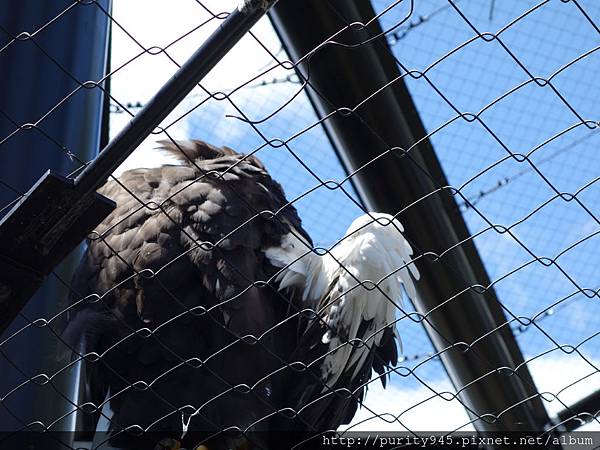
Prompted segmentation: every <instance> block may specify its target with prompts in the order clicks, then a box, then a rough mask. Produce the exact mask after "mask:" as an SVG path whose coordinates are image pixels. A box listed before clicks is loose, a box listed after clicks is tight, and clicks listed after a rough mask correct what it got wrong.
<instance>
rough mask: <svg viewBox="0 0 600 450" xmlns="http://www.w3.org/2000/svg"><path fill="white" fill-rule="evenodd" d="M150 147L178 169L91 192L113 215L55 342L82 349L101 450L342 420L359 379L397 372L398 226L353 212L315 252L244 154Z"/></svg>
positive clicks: (268, 440)
mask: <svg viewBox="0 0 600 450" xmlns="http://www.w3.org/2000/svg"><path fill="white" fill-rule="evenodd" d="M161 144H162V145H163V148H164V150H165V151H167V152H169V153H170V154H172V155H173V156H175V157H177V158H178V159H179V160H180V162H181V164H180V165H166V166H162V167H158V168H150V169H135V170H130V171H127V172H124V173H123V174H122V175H121V177H120V178H119V180H118V181H110V182H108V183H107V184H105V185H104V186H103V187H102V188H101V189H100V191H99V192H100V193H102V194H103V195H105V196H107V197H109V198H112V199H113V200H115V201H116V203H117V205H118V206H117V208H116V209H115V211H113V213H112V214H111V215H110V216H109V217H108V218H107V219H106V220H105V221H104V222H103V223H102V224H101V225H100V226H98V228H97V229H96V231H95V233H93V235H92V236H91V239H90V240H89V242H88V249H87V251H86V253H85V255H84V257H83V259H82V261H81V263H80V265H79V267H78V269H77V271H76V273H75V275H74V278H73V283H72V294H71V298H70V300H71V303H72V307H71V310H70V312H69V314H70V317H69V323H68V326H67V328H66V330H65V332H64V333H63V335H64V337H65V340H66V341H67V342H68V343H69V344H70V345H71V346H72V347H73V348H74V349H75V350H76V354H81V355H86V358H85V360H84V363H83V367H82V371H83V373H82V379H83V383H82V387H83V390H82V393H81V395H80V402H81V403H88V405H86V408H83V409H84V410H85V411H87V412H88V413H89V414H91V415H92V417H93V418H94V421H93V423H92V426H95V421H96V420H97V419H98V417H99V415H100V411H101V408H102V405H104V403H106V402H108V404H109V405H110V410H111V411H112V416H111V417H110V418H109V419H110V429H109V435H110V441H111V444H112V445H113V446H116V447H121V448H144V449H151V448H154V446H156V445H158V446H157V447H156V448H160V446H161V445H163V444H165V443H167V444H168V443H169V442H170V443H171V448H178V446H179V445H183V446H188V447H186V448H193V446H194V445H198V444H200V443H201V444H202V446H206V447H208V448H209V449H210V450H213V449H220V448H235V447H237V448H260V447H265V448H282V447H279V446H277V444H274V443H273V441H272V435H273V434H272V433H265V432H270V431H274V430H278V431H290V430H293V431H300V432H308V433H314V432H318V431H323V430H330V429H336V428H337V427H338V426H339V425H341V424H343V423H347V422H349V421H350V420H351V419H352V417H353V415H354V413H355V411H356V408H357V405H358V403H359V402H361V401H362V398H363V394H364V390H365V389H364V387H363V385H364V384H365V383H367V382H368V380H369V379H370V378H371V372H372V369H374V370H375V371H377V372H378V373H379V374H382V373H384V371H385V370H386V369H387V368H389V367H390V366H392V365H394V364H396V361H397V348H396V340H397V339H398V336H397V331H396V328H395V326H394V325H393V324H394V323H395V311H396V305H397V303H396V302H398V301H399V300H400V299H401V288H400V286H401V284H404V286H405V288H406V291H407V293H408V294H409V296H414V295H415V294H414V285H413V281H412V280H413V278H418V273H417V272H416V269H415V267H414V264H410V262H411V255H412V250H411V248H410V246H409V245H408V243H407V242H406V241H405V240H404V238H403V237H402V235H401V234H400V232H401V231H402V227H401V225H400V223H399V222H398V221H397V220H394V219H393V217H391V216H388V215H384V214H370V215H365V216H362V217H360V218H359V219H357V220H356V221H355V222H354V223H353V224H352V226H351V227H350V229H349V230H348V232H347V234H346V237H345V238H344V239H342V240H341V241H340V242H339V243H338V244H337V245H336V246H334V247H333V248H332V249H331V252H330V253H328V254H326V255H324V256H319V255H318V254H317V253H315V252H311V248H312V242H311V239H310V237H309V236H308V234H307V233H306V232H305V231H304V229H303V228H302V225H301V221H300V218H299V217H298V214H297V212H296V210H295V208H294V207H293V206H292V205H291V204H289V203H288V201H287V200H286V198H285V196H284V193H283V190H282V188H281V186H280V185H279V184H278V183H277V182H275V181H274V180H273V179H272V178H271V177H270V176H269V174H268V173H267V171H266V170H265V168H264V166H263V165H262V164H261V163H260V161H258V159H256V158H255V157H253V156H243V155H240V154H238V153H236V152H234V151H233V150H231V149H229V148H227V147H224V148H216V147H213V146H211V145H209V144H206V143H203V142H200V141H177V142H173V143H170V142H162V143H161ZM411 272H412V274H411ZM411 277H412V278H411ZM365 280H370V281H369V282H368V283H364V284H362V283H363V282H364V281H365ZM369 283H370V284H369ZM311 312H312V313H311ZM357 344H358V345H357ZM382 381H384V382H385V377H382ZM349 393H351V395H348V394H349ZM223 430H226V431H227V430H228V431H236V430H241V431H242V432H246V431H249V432H250V433H248V434H244V435H243V436H241V437H235V436H233V435H231V434H229V433H228V434H227V436H224V435H223V434H221V433H220V432H221V431H223ZM157 443H158V444H157ZM167 444H165V445H167ZM202 446H200V447H198V448H202Z"/></svg>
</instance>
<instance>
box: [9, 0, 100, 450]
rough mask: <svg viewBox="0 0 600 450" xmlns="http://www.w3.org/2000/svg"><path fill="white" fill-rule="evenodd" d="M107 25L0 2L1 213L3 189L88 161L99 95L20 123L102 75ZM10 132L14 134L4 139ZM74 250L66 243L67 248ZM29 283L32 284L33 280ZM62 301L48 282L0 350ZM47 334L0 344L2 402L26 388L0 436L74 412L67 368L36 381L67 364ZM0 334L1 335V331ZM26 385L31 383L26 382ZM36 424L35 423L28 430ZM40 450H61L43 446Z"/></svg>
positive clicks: (33, 3)
mask: <svg viewBox="0 0 600 450" xmlns="http://www.w3.org/2000/svg"><path fill="white" fill-rule="evenodd" d="M97 3H99V4H100V5H102V7H103V8H105V9H107V10H108V9H109V8H110V0H97ZM70 6H71V8H70V9H69V7H70ZM64 10H66V12H64V14H63V15H62V16H61V17H60V18H59V19H57V20H56V22H54V23H52V24H50V25H48V27H47V28H45V29H43V30H42V31H40V32H39V33H37V32H36V31H37V30H39V29H40V28H41V27H43V26H44V25H45V24H47V23H49V22H50V21H51V20H52V19H54V18H55V17H56V16H57V15H59V14H60V12H61V11H64ZM108 25H109V20H108V17H107V16H106V15H105V14H104V13H103V12H102V11H101V10H100V9H99V8H98V7H97V5H96V4H95V3H89V4H86V3H85V2H82V3H80V4H77V5H73V2H72V1H67V0H60V1H52V2H40V1H38V0H21V1H18V2H0V38H1V39H2V44H0V46H1V47H4V49H3V50H2V51H1V52H0V140H3V141H4V142H3V143H2V144H1V145H0V181H2V182H3V183H6V184H3V185H2V186H3V187H4V189H0V207H3V206H4V205H6V204H7V203H8V202H10V201H11V200H13V199H14V197H15V196H16V195H17V193H16V192H15V191H12V190H10V189H8V188H7V187H6V186H7V185H9V186H10V187H11V188H13V189H14V190H16V191H18V192H19V193H24V192H27V191H28V189H29V188H30V186H31V185H32V184H34V183H35V181H36V180H37V179H38V178H39V177H40V176H42V175H43V174H44V172H46V171H47V170H48V169H52V170H54V171H56V172H58V173H69V172H71V171H72V170H74V169H76V168H77V164H76V163H75V162H74V161H73V160H72V159H71V158H70V157H69V154H68V153H67V151H69V152H72V153H73V154H75V155H77V157H78V158H80V159H83V160H89V159H91V158H93V157H94V156H95V155H96V152H97V149H98V146H99V140H100V118H101V114H102V104H103V97H104V96H103V93H102V91H101V90H100V89H99V88H94V89H87V88H82V89H80V90H79V91H78V92H77V93H76V94H74V95H73V96H72V97H69V98H68V99H67V100H66V101H65V102H64V103H63V104H62V105H61V106H59V107H58V108H57V109H56V110H55V111H54V112H53V113H51V114H50V115H49V116H48V117H47V118H46V119H44V120H43V121H41V122H40V123H39V125H37V126H36V127H28V126H23V124H28V123H29V124H32V123H36V122H37V121H38V120H39V119H40V118H41V117H42V116H44V115H45V114H46V113H48V111H50V110H51V108H53V107H55V106H56V105H57V104H59V102H60V101H61V100H63V99H65V98H66V97H67V96H69V94H70V93H72V92H73V91H74V90H75V89H77V87H78V86H80V84H79V83H84V82H86V81H89V80H100V79H102V77H104V75H105V70H106V51H107V44H108V39H107V31H108ZM25 33H27V34H25ZM17 36H18V38H17V39H16V40H15V41H13V39H14V37H17ZM11 41H13V42H12V43H11ZM53 60H54V61H53ZM18 128H20V130H19V131H18V132H16V133H15V134H14V135H13V136H12V137H9V138H8V139H6V140H5V138H7V137H8V136H9V135H10V134H11V133H13V132H14V131H15V130H17V129H18ZM36 213H37V214H39V213H41V211H40V210H38V211H37V212H36V211H31V217H32V218H33V220H35V217H36ZM7 217H8V215H7ZM21 231H23V228H21ZM0 235H2V239H0V240H1V241H2V243H3V244H2V245H3V246H4V245H8V244H9V243H10V242H8V241H11V242H12V243H13V244H14V236H11V235H10V232H9V230H6V229H1V230H0ZM77 244H78V242H74V243H73V246H72V247H71V248H70V249H69V250H71V249H73V248H74V247H75V246H76V245H77ZM15 245H16V244H15ZM17 249H19V247H18V245H17ZM17 251H18V250H17ZM20 251H21V252H25V251H27V249H26V246H22V247H20ZM0 253H2V255H1V257H0V260H2V262H3V264H4V263H5V260H4V257H9V256H7V255H5V254H4V252H0ZM17 256H18V255H17ZM78 258H79V254H78V252H74V254H72V255H71V257H70V258H68V259H66V260H65V261H64V263H63V264H62V265H61V266H60V267H58V268H57V269H56V272H57V273H58V274H59V275H60V276H61V277H62V278H64V279H67V280H69V279H70V272H71V270H72V269H73V268H74V266H75V264H76V260H77V259H78ZM13 269H14V271H15V273H16V271H17V270H18V268H17V267H16V266H11V269H9V271H11V270H13ZM2 271H3V275H2V277H3V279H2V280H0V285H3V287H4V288H5V289H8V287H7V286H9V287H11V288H12V287H13V286H10V285H8V284H7V283H4V280H5V279H6V278H7V277H8V278H10V276H11V275H8V274H7V273H6V271H5V270H4V266H2ZM32 277H33V278H35V282H37V278H36V276H35V275H32ZM15 279H16V283H18V284H19V285H21V288H22V289H23V290H27V289H28V284H29V283H30V282H32V278H30V277H29V276H28V273H27V274H22V275H18V276H15ZM39 282H40V283H41V280H40V281H39ZM14 291H15V292H16V289H15V290H14ZM33 292H35V290H33ZM33 292H32V293H33ZM66 296H67V290H66V288H65V286H64V285H62V284H61V283H60V282H59V280H58V279H56V278H55V277H51V278H48V279H47V280H46V281H45V282H44V283H43V284H42V285H41V287H40V289H39V290H38V292H37V294H36V295H35V296H34V297H33V298H32V300H31V301H30V302H29V304H28V305H27V306H26V307H25V308H24V309H23V310H22V312H21V316H20V317H18V318H17V319H16V320H14V322H13V323H12V325H11V326H10V327H9V328H8V329H7V330H5V332H4V333H3V334H2V337H1V338H0V342H1V341H2V340H4V339H6V338H8V337H9V336H11V334H12V333H14V332H16V331H17V330H19V329H20V328H22V327H23V326H26V325H27V323H28V320H29V321H33V320H36V319H40V318H43V319H49V318H51V317H52V316H53V315H55V314H56V313H58V312H59V311H60V310H61V309H62V308H63V306H64V301H61V300H62V299H65V298H66ZM0 297H2V296H0ZM12 298H14V297H13V296H12V295H10V296H7V297H6V298H5V297H2V298H0V300H4V301H7V300H8V301H10V300H11V299H12ZM0 306H2V311H1V312H2V323H5V322H8V323H10V322H11V320H10V319H11V318H12V317H14V315H13V314H12V310H10V311H11V312H9V310H7V309H4V306H5V305H4V304H3V302H2V301H0ZM15 314H16V311H15ZM7 318H8V320H6V319H7ZM51 326H55V324H53V325H51ZM51 326H33V327H29V328H26V329H24V330H23V331H21V332H19V333H18V334H17V335H16V336H15V337H14V338H12V339H10V340H8V341H7V342H6V343H4V344H2V345H0V396H2V397H3V396H5V395H6V394H7V393H8V392H9V391H11V390H12V389H13V388H15V387H17V386H18V385H19V384H21V383H25V384H24V385H23V386H21V387H19V388H17V389H16V390H15V391H14V393H11V394H10V395H8V396H7V397H6V398H5V399H4V400H3V401H2V403H1V405H0V431H7V430H22V429H25V430H27V428H26V427H27V426H32V428H33V429H36V430H42V429H43V427H44V426H49V425H50V424H52V423H53V422H54V421H56V420H57V419H58V418H60V417H61V416H63V415H65V414H67V413H68V412H70V411H72V410H73V409H74V407H73V405H71V404H69V402H68V400H67V398H69V397H71V395H72V390H73V388H74V379H73V378H74V376H75V373H74V372H75V371H74V370H67V371H65V372H64V373H63V374H61V375H60V376H58V377H55V378H53V379H52V380H51V381H50V382H45V378H44V377H43V376H40V374H44V375H47V376H51V375H52V374H54V373H56V372H57V371H59V370H60V369H61V368H62V367H63V366H64V365H65V361H58V360H57V354H58V351H59V350H61V345H62V344H61V343H60V342H59V341H58V340H57V338H56V337H55V335H54V334H52V332H51V330H50V328H51ZM2 331H4V330H3V329H1V328H0V333H2ZM36 376H37V378H34V377H36ZM32 378H34V379H35V381H34V382H31V381H29V382H28V380H30V379H32ZM36 381H37V382H36ZM73 419H74V415H72V414H71V415H69V416H67V417H65V418H64V419H63V420H61V421H58V422H57V423H54V424H53V426H52V427H51V430H52V431H57V432H62V431H68V430H70V429H72V427H73ZM36 421H39V422H40V424H35V422H36ZM54 436H55V437H57V438H59V439H62V440H63V441H64V442H67V443H68V441H69V440H70V438H71V435H70V434H65V435H62V434H60V433H58V434H56V435H54ZM2 437H6V434H4V435H3V436H2ZM22 438H25V433H21V434H19V435H18V436H17V439H22ZM22 442H23V441H21V443H22ZM0 447H2V448H28V447H27V445H25V446H19V445H13V442H12V441H10V440H9V441H3V442H2V443H0ZM44 448H47V449H49V450H51V449H53V448H61V449H64V448H66V447H65V446H64V445H62V444H60V443H59V442H58V441H56V440H53V439H49V440H48V441H47V442H45V445H44Z"/></svg>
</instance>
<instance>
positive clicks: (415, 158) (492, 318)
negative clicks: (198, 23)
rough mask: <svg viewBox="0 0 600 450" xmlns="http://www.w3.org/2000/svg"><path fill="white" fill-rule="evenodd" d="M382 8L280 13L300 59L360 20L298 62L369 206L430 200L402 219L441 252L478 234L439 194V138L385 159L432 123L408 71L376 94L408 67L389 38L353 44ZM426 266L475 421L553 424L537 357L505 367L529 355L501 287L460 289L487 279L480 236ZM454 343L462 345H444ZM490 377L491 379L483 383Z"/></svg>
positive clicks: (529, 426)
mask: <svg viewBox="0 0 600 450" xmlns="http://www.w3.org/2000/svg"><path fill="white" fill-rule="evenodd" d="M373 17H374V11H373V9H372V6H371V3H370V2H369V1H366V0H357V1H353V2H323V1H321V0H307V1H303V2H297V1H293V0H282V1H281V2H279V4H278V5H276V6H275V7H274V8H273V9H272V10H271V12H270V18H271V20H272V22H273V24H274V26H275V28H276V30H277V32H278V33H279V36H280V38H281V40H282V42H283V44H284V47H285V48H286V50H287V51H288V54H289V55H290V57H291V58H292V61H299V60H300V59H301V58H303V57H304V56H305V55H307V54H308V53H310V52H312V51H313V50H314V49H315V48H317V47H318V46H319V45H321V44H323V43H324V42H326V41H327V40H328V39H331V37H332V36H333V35H334V34H335V33H337V32H338V31H340V30H341V29H343V28H345V27H346V26H347V25H348V24H350V23H354V25H352V26H351V27H348V29H347V30H346V31H344V32H343V33H341V34H337V35H335V37H334V38H333V39H332V40H333V41H335V42H337V44H328V45H325V46H323V47H322V48H320V49H319V50H318V51H316V52H314V53H313V54H311V55H310V56H309V57H307V58H305V59H303V60H302V62H301V63H300V64H299V65H298V66H297V71H298V72H299V75H300V77H301V78H302V79H308V80H309V86H308V87H307V89H306V92H307V94H308V96H309V98H310V99H311V101H312V103H313V105H314V106H315V108H316V111H317V114H318V115H319V117H321V118H322V117H325V116H327V115H328V114H329V113H331V112H332V111H336V110H337V111H338V112H337V113H336V114H334V115H333V116H331V117H330V118H328V119H327V120H325V121H324V126H325V128H326V130H327V131H328V133H329V135H330V136H331V137H332V139H333V141H334V144H335V145H336V146H337V147H338V151H340V152H341V153H342V160H343V163H344V164H345V166H346V169H347V170H348V171H349V172H352V171H354V170H356V169H358V168H361V167H362V169H361V170H360V171H358V172H357V174H356V175H355V178H356V181H357V183H356V184H357V185H358V187H359V194H360V195H361V197H362V198H363V200H364V201H365V203H366V204H367V206H368V207H369V208H370V209H371V210H376V211H384V212H388V213H396V212H398V211H401V210H403V209H404V208H407V207H408V206H409V205H412V204H413V202H415V201H417V200H421V201H419V202H418V203H416V204H414V205H412V206H410V207H408V208H407V209H406V210H405V211H404V212H402V214H400V216H399V219H400V220H401V222H402V223H403V224H404V226H405V229H406V234H407V236H408V239H409V240H410V241H411V242H412V243H413V245H414V247H416V248H417V249H418V250H420V251H421V252H434V253H435V254H440V253H441V252H443V251H445V250H447V249H449V248H451V247H452V246H454V245H455V244H457V243H458V242H461V241H462V240H464V239H466V238H468V237H469V232H468V229H467V227H466V225H465V223H464V220H463V218H462V216H461V215H460V213H459V212H458V208H457V205H456V203H455V201H454V198H453V197H452V195H451V194H450V193H449V192H448V191H445V190H440V191H438V192H437V193H435V194H432V195H429V194H431V193H432V192H435V191H436V190H437V189H438V188H439V187H440V186H447V185H448V183H447V180H446V178H445V176H444V174H443V171H442V169H441V167H440V164H439V161H438V160H437V157H436V155H435V152H434V150H433V148H432V147H431V143H430V142H429V141H428V140H424V141H423V142H421V143H420V144H419V145H418V146H416V147H415V148H413V149H412V150H411V151H410V156H409V157H407V156H403V155H404V153H403V152H402V151H396V152H388V153H387V154H386V155H385V156H382V157H380V158H379V159H376V158H378V157H379V156H380V155H382V154H383V153H384V152H386V151H387V150H389V149H390V148H393V147H398V148H402V149H408V148H409V147H410V146H411V145H412V144H413V143H415V142H416V141H417V140H419V139H421V138H422V137H424V136H425V135H426V132H425V130H424V127H423V125H422V123H421V121H420V118H419V115H418V112H417V110H416V108H415V106H414V104H413V102H412V99H411V97H410V95H409V93H408V91H407V89H406V86H405V84H404V82H403V80H402V79H398V80H397V81H395V82H394V83H392V84H391V85H389V86H388V87H386V88H385V89H383V90H381V91H380V92H378V93H377V94H375V95H373V94H374V93H375V92H377V91H378V90H379V89H381V88H382V87H384V86H385V85H386V84H387V83H389V82H390V81H391V80H394V79H397V78H398V77H399V76H400V72H399V69H398V67H397V64H396V62H395V61H394V59H393V57H392V55H391V54H390V51H389V48H388V46H387V43H386V41H385V39H383V38H380V39H376V40H373V41H372V42H370V43H368V44H362V45H358V46H356V45H355V44H359V43H362V42H364V41H366V40H367V39H369V38H370V37H372V36H376V35H378V34H380V33H381V32H382V30H381V28H380V26H379V24H378V22H377V21H373V22H372V23H371V24H370V25H369V26H368V27H367V28H365V27H361V26H360V25H359V23H363V24H366V23H367V22H368V21H369V20H370V19H372V18H373ZM339 43H341V44H347V45H339ZM371 96H372V97H371ZM368 97H371V98H369V100H368V101H366V102H365V103H364V104H362V105H361V106H360V107H358V108H357V109H356V111H354V113H351V114H348V110H347V109H346V110H339V108H354V107H355V106H356V105H358V104H359V103H360V102H362V101H363V100H365V99H366V98H368ZM365 164H367V165H366V166H365ZM363 166H364V167H363ZM417 266H418V269H419V271H420V273H421V279H420V281H419V282H418V284H417V288H418V293H419V301H418V302H417V305H416V307H417V309H418V310H419V312H420V313H421V314H423V315H427V322H425V324H426V329H427V332H428V334H429V336H430V338H431V340H432V342H433V345H434V346H435V348H436V349H437V350H438V351H443V353H442V354H441V358H442V362H443V363H444V367H445V368H446V370H447V372H448V374H449V376H450V379H451V380H452V382H453V384H454V386H455V387H456V389H457V390H461V391H460V394H459V395H460V399H461V401H462V402H463V403H464V404H465V405H466V406H467V407H468V408H469V409H471V410H472V411H473V412H470V413H469V414H470V416H471V418H472V419H473V420H474V426H475V428H476V429H477V430H478V431H503V430H515V431H524V430H535V431H539V430H543V429H544V428H545V427H546V425H547V424H548V423H549V418H548V416H547V413H546V411H545V409H544V407H543V405H542V402H541V400H540V398H539V397H538V396H537V392H536V389H535V386H534V384H533V381H532V379H531V376H530V374H529V371H528V369H527V366H525V365H523V366H522V367H521V368H520V369H519V370H518V372H517V374H518V376H516V375H515V374H513V373H512V372H511V371H510V370H508V371H502V370H498V369H501V368H505V367H507V368H510V369H514V368H515V367H517V366H519V365H521V364H522V363H523V356H522V354H521V352H520V350H519V347H518V345H517V343H516V341H515V338H514V336H513V334H512V332H511V330H510V328H509V327H508V326H504V327H502V328H500V329H498V330H496V331H492V330H495V329H496V328H497V327H499V326H501V325H502V324H505V323H506V317H505V315H504V313H503V311H502V309H501V306H500V304H499V302H498V300H497V298H496V296H495V293H494V291H493V290H492V289H488V290H487V291H485V293H478V292H477V291H476V290H474V289H469V290H467V291H466V292H464V293H462V294H460V295H457V294H458V293H460V292H461V291H463V290H464V289H465V288H467V287H468V286H474V285H483V286H487V285H489V278H488V276H487V274H486V271H485V269H484V267H483V264H482V262H481V260H480V258H479V255H478V253H477V251H476V249H475V246H474V245H473V242H472V240H468V241H467V242H465V243H463V244H461V245H459V246H457V247H456V248H455V249H453V250H452V251H450V252H448V253H447V254H445V256H444V257H443V258H441V259H434V258H427V257H424V258H420V259H419V260H418V262H417ZM455 295H457V296H456V297H455V298H454V299H452V300H450V301H448V302H447V303H445V304H444V305H442V306H440V305H441V304H442V303H443V302H445V301H447V300H448V299H450V298H452V297H453V296H455ZM434 308H437V309H435V310H434ZM432 311H433V312H432ZM488 333H489V334H488ZM484 335H485V336H486V337H485V338H482V336H484ZM480 338H481V339H480ZM477 339H480V340H478V341H477V342H476V343H475V344H472V343H473V342H475V341H476V340H477ZM452 344H460V345H458V346H456V347H454V348H451V349H449V350H445V349H447V348H448V347H449V346H450V345H452ZM464 344H466V345H464ZM482 376H485V378H483V379H482V380H479V381H475V382H473V381H474V380H478V379H479V378H480V377H482ZM472 382H473V383H472ZM470 383H472V384H470ZM500 413H502V414H501V416H500V418H499V419H498V420H495V419H494V417H495V416H497V415H498V414H500Z"/></svg>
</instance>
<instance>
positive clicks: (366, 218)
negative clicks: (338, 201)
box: [342, 212, 419, 298]
mask: <svg viewBox="0 0 600 450" xmlns="http://www.w3.org/2000/svg"><path fill="white" fill-rule="evenodd" d="M403 232H404V227H403V226H402V224H401V223H400V221H399V220H398V219H396V218H394V216H392V215H390V214H385V213H374V212H370V213H368V214H364V215H362V216H360V217H358V218H356V219H355V220H354V221H353V222H352V224H351V225H350V227H348V230H347V231H346V235H345V237H344V239H343V241H342V243H344V244H343V245H344V246H345V247H346V248H348V249H356V250H358V251H359V253H360V255H361V258H362V259H364V260H365V261H368V263H369V266H373V267H378V270H383V271H384V272H386V271H387V272H388V273H389V272H392V271H394V270H397V269H398V268H401V270H400V271H399V272H398V273H397V275H396V279H397V280H398V281H400V282H401V283H403V284H404V285H405V287H406V288H407V290H409V295H410V296H411V298H412V296H413V295H415V294H414V292H415V290H414V286H413V281H412V279H411V275H412V278H413V279H415V280H418V279H419V271H418V270H417V267H416V265H415V264H414V263H412V264H410V262H411V261H412V259H413V249H412V247H411V245H410V244H409V243H408V241H407V240H406V238H405V237H404V235H403ZM348 253H349V252H348ZM409 273H410V275H409ZM379 275H380V276H384V275H385V273H381V274H379ZM388 280H389V282H392V278H388Z"/></svg>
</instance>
